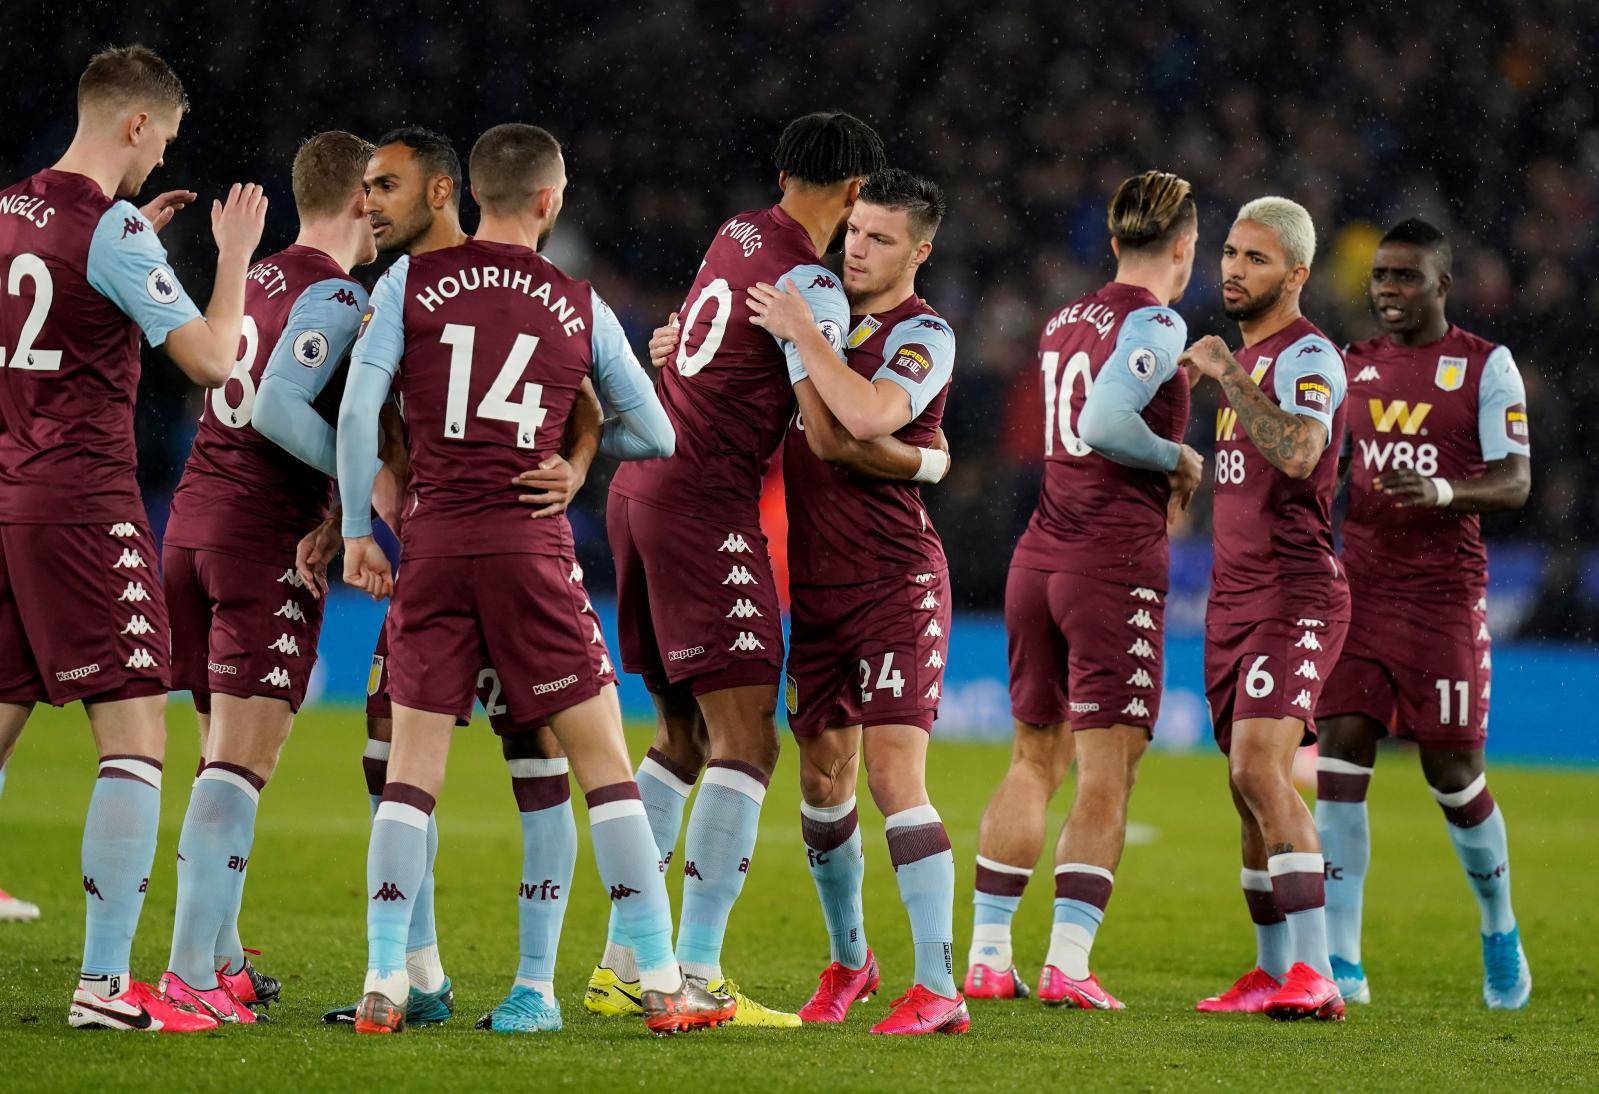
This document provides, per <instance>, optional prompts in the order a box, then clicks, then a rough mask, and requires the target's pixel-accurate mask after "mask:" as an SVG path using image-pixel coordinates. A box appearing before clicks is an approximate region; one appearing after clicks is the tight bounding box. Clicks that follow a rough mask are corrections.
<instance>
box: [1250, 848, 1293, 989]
mask: <svg viewBox="0 0 1599 1094" xmlns="http://www.w3.org/2000/svg"><path fill="white" fill-rule="evenodd" d="M1238 883H1239V885H1241V886H1242V887H1243V890H1244V903H1245V904H1247V905H1248V906H1249V918H1250V920H1251V922H1253V923H1254V924H1255V965H1256V966H1257V967H1258V968H1261V969H1264V970H1265V971H1266V972H1268V973H1270V974H1271V975H1272V976H1273V977H1274V978H1276V979H1278V980H1281V979H1282V978H1283V977H1285V976H1287V975H1288V967H1289V966H1290V965H1292V964H1293V963H1294V959H1293V956H1292V954H1293V950H1292V947H1291V946H1290V945H1289V940H1288V920H1287V917H1285V916H1284V915H1283V913H1282V910H1281V909H1280V908H1278V907H1277V898H1276V896H1275V895H1273V893H1272V885H1271V874H1270V873H1268V872H1267V871H1265V870H1251V869H1250V868H1249V867H1247V866H1245V867H1244V868H1243V869H1242V870H1241V871H1239V875H1238Z"/></svg>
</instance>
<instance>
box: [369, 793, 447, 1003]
mask: <svg viewBox="0 0 1599 1094" xmlns="http://www.w3.org/2000/svg"><path fill="white" fill-rule="evenodd" d="M433 806H434V798H433V795H432V794H429V793H428V792H427V791H425V790H423V789H421V788H420V787H416V786H412V785H410V784H409V783H389V784H388V785H387V786H386V787H384V788H383V800H382V801H381V802H380V803H379V804H378V811H377V816H376V817H375V818H373V821H372V843H371V846H370V848H369V849H368V851H367V856H366V882H367V910H366V938H367V963H366V967H367V980H368V983H369V984H371V983H372V982H373V981H374V980H382V981H389V980H391V979H392V978H393V977H395V976H396V975H397V974H403V973H405V971H406V949H407V944H406V943H407V939H408V938H409V937H410V933H411V916H412V914H413V912H414V911H415V907H416V897H417V894H418V893H419V891H420V890H421V887H422V878H423V876H424V875H425V873H426V870H427V857H428V842H429V841H428V833H429V831H430V828H429V823H428V822H429V820H430V819H431V817H432V814H433ZM369 990H373V989H371V988H369ZM384 994H385V995H387V996H388V998H389V1001H390V1002H393V1003H400V1004H403V1003H404V1002H405V999H404V998H403V997H402V998H395V997H394V996H392V995H388V992H387V991H385V992H384Z"/></svg>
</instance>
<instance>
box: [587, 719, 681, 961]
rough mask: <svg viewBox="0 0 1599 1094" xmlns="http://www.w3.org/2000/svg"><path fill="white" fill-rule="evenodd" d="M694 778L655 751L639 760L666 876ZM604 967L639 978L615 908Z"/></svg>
mask: <svg viewBox="0 0 1599 1094" xmlns="http://www.w3.org/2000/svg"><path fill="white" fill-rule="evenodd" d="M694 778H695V772H692V771H689V770H687V769H685V768H683V767H681V766H679V765H678V764H677V763H675V762H674V761H673V760H672V758H671V757H670V756H668V755H666V754H665V753H664V752H660V751H658V750H656V749H653V748H652V749H650V750H649V751H648V752H646V753H645V754H644V759H642V760H640V761H639V765H638V777H637V782H638V790H639V796H640V797H641V798H642V799H643V801H644V813H645V816H647V817H648V818H649V822H650V834H651V835H653V836H654V837H655V847H656V850H657V851H659V852H660V856H661V857H660V860H659V866H660V870H661V874H662V875H663V876H664V875H665V874H666V868H667V867H668V866H670V865H671V863H672V852H673V850H674V849H675V848H676V847H677V836H678V833H679V832H681V831H682V829H683V807H684V805H685V804H686V803H687V802H688V796H689V794H691V793H692V792H693V790H694ZM600 964H601V965H604V966H605V967H606V968H608V969H610V970H611V971H612V972H614V973H615V974H616V975H617V976H618V977H619V978H621V979H622V980H637V979H638V964H637V963H636V962H635V961H634V960H633V950H632V948H631V947H630V946H629V945H628V943H627V936H626V935H625V934H624V933H623V932H622V920H621V918H620V917H619V916H618V915H617V914H616V909H615V908H612V909H611V920H610V923H609V925H608V926H607V927H606V931H605V956H604V957H602V958H600Z"/></svg>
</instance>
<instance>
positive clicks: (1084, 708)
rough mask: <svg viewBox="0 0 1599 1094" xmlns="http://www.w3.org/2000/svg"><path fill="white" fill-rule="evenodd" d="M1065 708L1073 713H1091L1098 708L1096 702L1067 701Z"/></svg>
mask: <svg viewBox="0 0 1599 1094" xmlns="http://www.w3.org/2000/svg"><path fill="white" fill-rule="evenodd" d="M1066 709H1068V710H1070V711H1071V712H1072V713H1073V714H1092V713H1094V712H1095V711H1096V710H1098V709H1099V704H1098V703H1067V704H1066Z"/></svg>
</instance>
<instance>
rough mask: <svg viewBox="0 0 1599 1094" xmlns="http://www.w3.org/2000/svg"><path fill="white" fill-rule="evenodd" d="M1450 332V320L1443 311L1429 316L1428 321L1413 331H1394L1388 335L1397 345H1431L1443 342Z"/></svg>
mask: <svg viewBox="0 0 1599 1094" xmlns="http://www.w3.org/2000/svg"><path fill="white" fill-rule="evenodd" d="M1448 333H1449V320H1447V319H1445V318H1444V315H1443V313H1442V312H1439V313H1438V314H1437V315H1435V316H1428V317H1427V321H1426V322H1425V323H1423V324H1422V325H1421V326H1419V327H1417V328H1416V329H1415V330H1413V331H1394V332H1393V333H1392V334H1390V335H1388V337H1389V338H1390V339H1391V340H1392V341H1393V343H1394V345H1396V346H1430V345H1432V344H1433V343H1434V342H1441V341H1443V339H1444V335H1446V334H1448Z"/></svg>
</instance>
